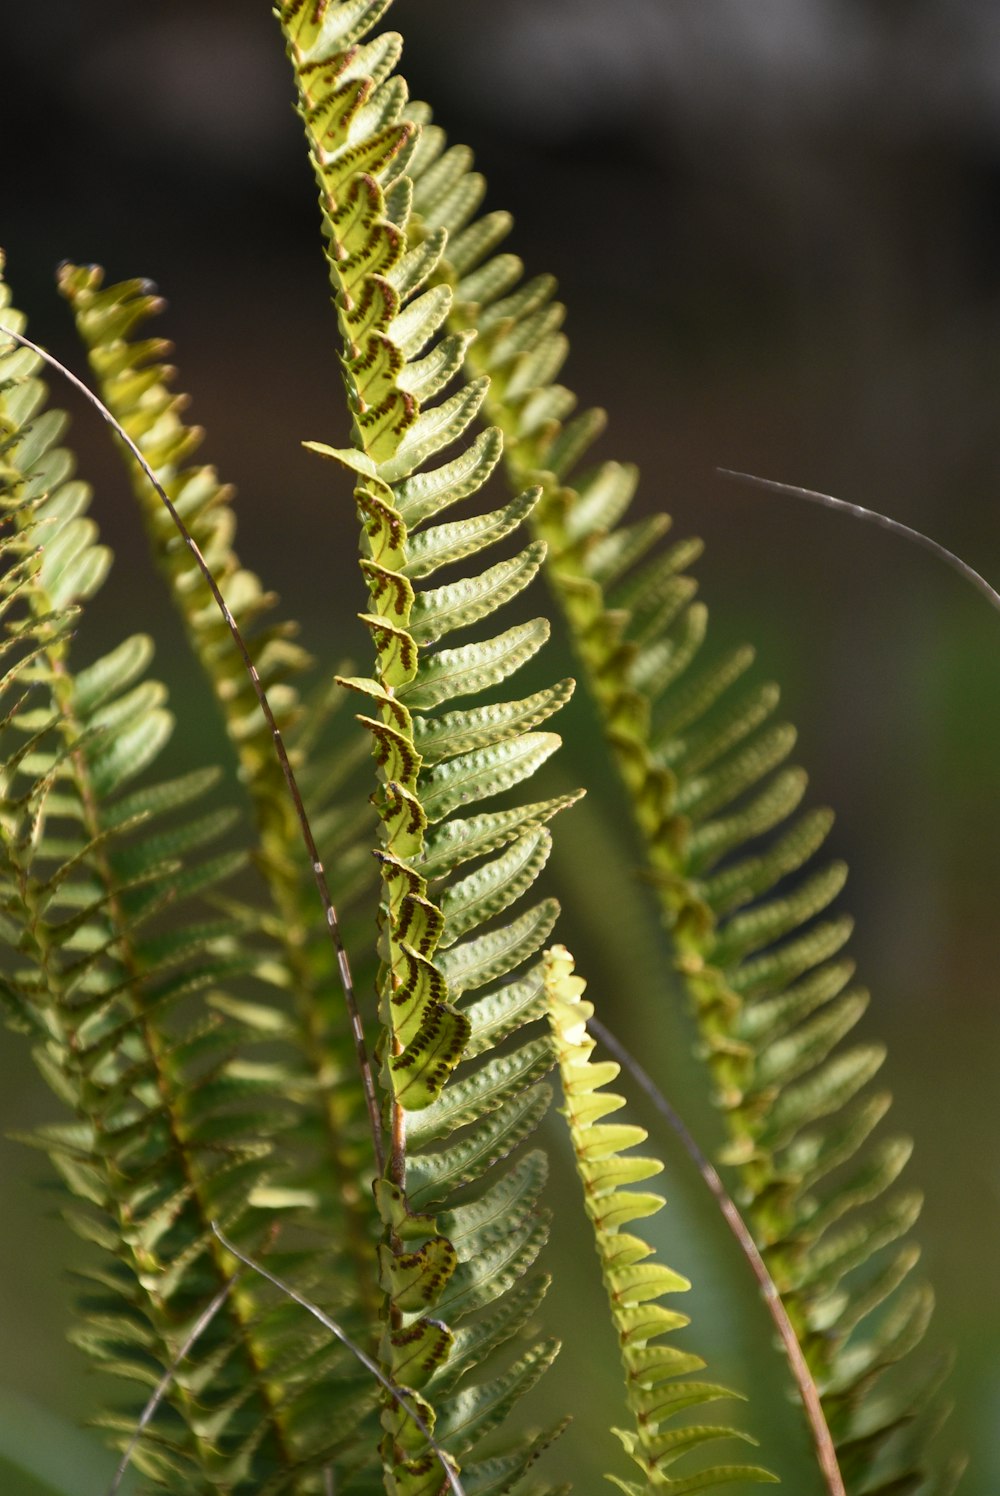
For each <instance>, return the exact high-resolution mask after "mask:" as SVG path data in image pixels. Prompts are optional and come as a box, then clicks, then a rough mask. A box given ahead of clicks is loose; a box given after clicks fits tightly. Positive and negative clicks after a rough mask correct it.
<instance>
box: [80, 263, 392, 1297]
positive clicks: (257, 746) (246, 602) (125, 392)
mask: <svg viewBox="0 0 1000 1496" xmlns="http://www.w3.org/2000/svg"><path fill="white" fill-rule="evenodd" d="M59 286H60V290H61V291H62V294H63V295H64V296H65V297H66V299H67V301H68V302H69V304H70V306H71V307H72V310H73V313H74V317H75V320H76V325H77V329H78V331H79V333H80V336H81V339H82V341H83V342H84V344H85V346H86V347H87V350H88V357H89V361H90V365H91V368H92V370H93V372H94V374H95V375H96V377H97V379H98V381H99V388H100V391H101V395H102V397H103V399H104V401H105V403H106V404H107V406H108V408H109V410H110V411H111V413H112V414H113V415H114V416H115V418H116V419H117V420H118V421H119V422H120V424H121V425H122V427H123V429H124V430H125V431H126V432H127V433H128V434H129V436H130V437H131V438H132V439H133V441H135V443H136V445H137V446H138V448H139V451H140V452H141V453H142V455H143V457H144V458H145V459H146V461H147V462H148V464H149V466H150V468H151V469H152V471H153V473H154V474H155V475H156V477H157V479H158V480H159V481H160V483H161V484H162V485H164V487H165V490H166V492H167V493H168V494H169V495H170V497H171V498H172V500H173V502H174V503H175V505H176V506H177V509H178V511H179V512H180V514H181V515H182V517H183V518H184V520H185V523H186V524H187V526H188V529H189V531H190V533H191V535H192V536H193V538H194V540H195V541H196V543H197V544H198V546H199V548H200V549H201V551H202V554H203V556H204V557H205V559H206V561H207V563H208V565H209V566H210V567H211V568H212V571H213V573H214V575H215V577H216V580H217V581H218V582H219V584H220V587H221V589H222V591H223V593H224V595H225V597H226V601H227V604H228V606H229V608H230V611H231V613H232V615H233V618H234V620H235V622H236V624H237V626H238V627H239V628H240V630H241V632H243V633H244V636H245V637H246V638H247V639H248V641H249V642H250V644H251V646H252V648H253V652H254V663H255V668H256V670H257V674H258V677H259V679H260V682H261V684H262V685H263V687H264V689H265V690H266V691H267V693H268V699H269V701H270V702H271V705H272V709H273V711H274V713H275V720H276V722H277V724H278V727H279V728H280V730H281V732H282V735H283V736H288V737H289V739H290V741H291V743H292V754H293V757H294V758H295V759H296V761H297V762H301V759H302V756H303V748H304V745H303V744H296V741H295V735H296V731H297V729H300V728H303V729H306V728H307V729H308V733H309V738H310V739H312V740H316V739H320V740H321V739H322V738H323V736H324V732H323V728H324V721H325V719H328V718H329V716H330V715H331V703H330V701H329V699H328V694H329V693H327V696H326V697H325V698H321V699H320V700H319V701H318V702H316V703H315V704H312V705H311V706H310V708H309V710H308V711H305V710H304V709H303V706H302V704H301V702H300V700H299V695H298V690H297V685H296V681H297V679H298V678H299V677H301V675H302V674H303V672H304V671H305V670H306V668H307V666H308V664H309V659H308V656H307V655H306V653H305V651H304V650H303V649H302V648H301V647H300V646H299V645H298V644H297V643H296V642H295V635H296V633H297V627H296V625H295V624H293V623H289V622H277V623H276V622H273V621H271V622H267V621H266V620H267V617H268V614H271V613H273V610H274V608H275V605H276V603H277V598H276V596H275V595H274V594H273V593H271V592H265V591H264V589H263V588H262V586H261V583H260V581H259V580H258V578H257V577H256V576H255V575H254V574H253V573H252V572H249V571H247V570H246V569H245V568H244V567H243V566H242V564H241V563H240V560H239V557H238V555H237V553H236V551H235V549H234V540H235V532H236V517H235V512H234V509H233V505H232V497H233V494H232V489H231V488H228V487H226V486H225V485H223V484H222V483H220V481H219V479H218V477H217V475H216V472H215V470H214V468H212V467H209V466H206V465H204V464H199V463H196V462H192V461H191V460H190V459H191V458H192V457H193V455H194V453H195V452H196V451H197V449H198V447H199V446H200V444H201V440H202V432H201V431H200V429H199V428H196V427H191V426H188V425H187V424H186V423H185V421H184V419H183V414H182V413H183V411H184V410H185V408H186V405H187V400H186V397H185V396H183V395H178V394H176V393H174V392H173V391H172V390H171V388H170V384H171V382H172V380H173V378H174V374H175V371H174V370H173V369H172V368H171V367H169V366H168V365H166V364H165V363H164V362H163V359H164V358H165V357H166V356H167V354H168V353H169V352H170V351H171V350H170V345H169V344H167V343H165V342H164V341H162V340H161V339H156V338H149V337H141V336H139V335H140V334H141V333H143V332H144V331H145V326H146V324H147V322H148V321H149V320H150V319H151V318H152V317H153V316H155V315H156V314H158V313H159V312H160V311H161V310H162V308H163V303H162V301H161V300H160V299H159V297H157V296H155V295H153V294H152V292H151V290H150V287H149V285H148V283H146V282H144V281H139V280H132V281H125V282H122V283H120V284H117V285H112V286H105V285H104V275H103V271H102V270H101V269H100V268H99V267H97V266H88V267H78V266H73V265H68V264H67V265H64V266H63V267H62V268H61V270H60V273H59ZM124 455H125V456H126V458H127V461H128V468H129V472H130V476H131V479H132V485H133V489H134V492H135V496H136V499H137V501H138V504H139V507H140V511H141V513H142V516H143V520H144V524H145V529H146V532H147V535H148V538H149V541H150V545H151V548H152V551H153V555H154V558H155V560H156V562H157V564H158V566H159V567H160V570H161V571H162V572H163V574H164V575H165V577H166V580H167V582H168V584H169V588H170V593H171V596H172V598H173V600H174V602H175V604H176V605H177V607H178V610H179V612H180V614H181V618H182V621H183V623H184V627H185V631H186V633H187V637H188V640H189V643H190V645H191V648H192V650H193V652H194V654H195V656H196V658H197V659H198V661H199V663H200V665H201V666H202V669H203V670H204V672H205V674H206V676H207V678H208V680H209V682H210V684H211V686H212V689H213V692H214V694H215V697H216V699H217V701H218V702H219V705H220V708H221V710H222V713H223V716H224V720H225V723H226V727H227V730H228V733H229V737H230V739H231V741H232V743H233V746H234V748H235V750H236V754H237V757H238V761H239V765H240V774H241V777H242V779H243V781H244V783H245V784H246V787H247V790H248V792H249V795H250V798H251V802H252V804H253V807H254V812H255V816H256V820H257V826H258V834H259V848H258V852H257V855H256V858H255V861H256V863H257V866H258V867H259V869H260V871H261V873H262V874H263V877H264V880H265V882H266V884H267V887H268V890H269V893H270V897H271V901H272V903H273V905H274V908H275V911H276V914H277V918H276V919H275V921H274V924H273V931H274V934H275V937H276V939H277V940H278V942H279V944H280V946H281V952H282V958H283V962H284V965H285V967H286V969H287V973H288V979H287V986H288V988H289V990H290V991H291V992H292V993H293V994H294V1013H295V1019H296V1030H295V1032H294V1033H290V1034H289V1036H288V1037H289V1038H290V1040H291V1041H292V1042H293V1043H294V1044H295V1046H296V1047H297V1048H298V1049H299V1050H300V1052H301V1056H302V1074H301V1077H300V1078H299V1081H298V1085H297V1090H298V1092H299V1094H300V1095H302V1096H308V1097H310V1099H311V1108H312V1109H313V1110H314V1112H315V1115H314V1117H313V1119H312V1121H310V1120H309V1119H308V1118H307V1119H306V1120H305V1122H304V1127H303V1129H301V1130H300V1139H301V1140H302V1141H303V1142H306V1141H307V1140H308V1145H307V1147H306V1149H305V1150H304V1151H303V1156H302V1158H301V1160H300V1166H299V1171H298V1176H297V1179H298V1184H297V1187H299V1188H302V1189H304V1190H307V1191H309V1192H310V1195H311V1197H312V1199H313V1201H314V1206H315V1209H314V1213H313V1224H314V1225H315V1224H316V1223H317V1220H316V1211H318V1213H319V1216H320V1217H321V1218H326V1219H327V1224H328V1228H329V1230H330V1232H331V1238H332V1239H334V1240H336V1241H337V1242H338V1244H340V1250H346V1253H347V1255H348V1256H349V1257H350V1258H351V1259H352V1260H353V1263H354V1268H355V1273H356V1277H357V1282H358V1290H359V1293H360V1295H361V1298H362V1301H363V1302H367V1303H368V1306H369V1308H371V1309H373V1308H374V1306H373V1304H372V1302H371V1291H372V1281H371V1274H370V1271H369V1268H368V1258H369V1255H370V1249H371V1241H372V1238H373V1235H374V1232H375V1229H376V1220H377V1218H376V1216H375V1213H374V1209H373V1205H372V1202H371V1199H370V1196H369V1195H368V1192H367V1191H364V1190H360V1191H359V1190H358V1188H357V1185H356V1181H357V1179H358V1177H359V1176H360V1175H362V1174H364V1173H365V1172H367V1171H368V1170H370V1168H371V1145H370V1140H369V1139H368V1137H367V1132H366V1125H365V1116H364V1108H363V1106H362V1105H361V1097H360V1095H359V1094H358V1093H357V1090H356V1088H354V1087H352V1086H351V1085H349V1084H346V1083H344V1081H343V1080H340V1081H337V1080H335V1079H334V1077H335V1076H336V1075H339V1076H349V1075H350V1074H351V1071H352V1064H353V1048H352V1042H351V1038H350V1032H349V1027H348V1021H347V1015H346V1013H345V1012H344V1011H343V1009H342V1007H341V1005H340V1003H339V1001H337V1000H336V999H335V998H334V997H333V996H332V994H331V992H330V988H331V985H332V984H333V978H332V975H331V971H330V965H329V960H328V957H327V954H326V952H327V949H328V948H327V946H326V945H325V944H324V945H322V946H321V947H319V949H318V950H317V948H316V945H315V942H314V941H313V942H312V944H310V938H309V937H310V930H311V928H312V927H313V926H315V924H316V920H315V917H314V916H315V911H316V895H315V890H314V888H313V887H312V884H311V882H310V880H309V878H308V876H306V875H307V874H308V873H309V871H310V870H309V869H308V868H307V867H305V865H304V859H303V851H302V842H301V834H300V828H299V823H298V818H297V815H296V810H295V806H294V803H293V801H292V799H291V797H290V796H289V794H288V791H287V786H286V784H285V780H284V776H283V773H282V768H281V764H280V761H279V759H278V757H277V756H276V754H275V751H274V742H273V736H272V732H271V730H270V728H269V726H268V723H267V721H266V720H265V718H264V716H263V714H262V712H261V711H260V709H259V706H258V702H257V698H256V695H255V690H254V686H253V682H252V680H251V678H250V676H249V675H248V673H247V671H246V669H245V668H244V664H243V661H242V660H241V659H240V657H239V655H238V653H237V652H236V651H235V650H234V649H233V643H232V638H231V636H230V632H229V629H228V627H227V625H226V622H225V620H224V619H223V618H222V616H221V615H220V612H219V609H218V608H217V607H216V605H215V601H214V599H213V598H212V596H211V594H210V592H209V589H208V586H207V584H206V581H205V578H204V576H203V575H202V573H201V571H200V569H199V568H198V566H197V565H196V562H195V558H194V557H193V556H192V554H191V551H190V550H189V548H188V547H187V546H185V545H183V544H181V543H180V538H179V536H178V535H177V532H176V529H175V526H174V524H173V522H172V519H171V516H170V515H169V514H168V513H167V512H166V510H165V509H164V506H163V504H162V503H161V501H160V499H159V497H158V495H157V494H156V492H155V491H154V490H153V488H152V487H151V485H150V483H149V480H148V478H147V477H146V475H145V474H144V473H143V471H142V470H141V468H140V467H139V465H138V463H137V462H136V461H135V459H134V458H133V457H132V456H131V454H129V453H127V452H126V453H125V454H124ZM307 741H308V740H307ZM317 746H318V745H317V742H316V741H312V742H310V747H311V748H312V749H313V759H314V760H315V759H318V757H319V754H318V753H317V752H316V749H317ZM326 746H327V745H326V744H324V747H326ZM359 746H360V744H359ZM324 757H329V758H332V759H333V760H334V764H335V773H334V777H333V780H332V785H330V784H328V785H325V786H319V785H318V784H317V783H316V782H315V779H316V776H314V782H313V784H312V785H311V786H310V785H309V784H308V783H306V785H305V789H306V791H307V792H308V791H309V789H310V788H311V789H312V790H313V793H314V796H315V799H316V803H317V804H318V805H319V807H320V810H319V813H318V814H316V815H315V817H314V830H315V833H316V835H317V838H318V839H319V838H322V841H321V845H322V846H323V847H324V849H325V851H326V854H327V855H326V858H325V859H324V860H325V861H326V860H328V862H329V866H330V867H331V868H332V869H333V870H334V873H333V895H334V899H335V902H337V903H341V902H342V900H341V896H342V894H343V895H350V894H353V893H354V891H355V885H356V884H357V882H358V875H359V873H360V872H361V871H362V870H363V868H364V864H365V863H367V861H368V860H369V859H367V858H366V859H362V857H361V855H360V849H359V848H358V845H357V844H358V842H359V839H360V838H359V833H360V834H361V835H363V836H364V838H365V839H366V840H367V834H368V833H367V824H366V822H362V824H361V825H360V826H358V825H354V826H353V827H345V823H344V816H343V813H339V814H338V813H336V812H331V810H330V809H329V808H328V802H329V794H330V790H331V788H333V787H336V786H337V785H338V784H339V783H340V781H341V779H342V777H343V775H344V773H345V769H346V768H347V767H348V766H349V765H350V763H351V755H350V753H349V752H348V751H346V750H345V751H344V752H338V753H336V754H332V753H329V752H327V753H325V754H324ZM306 775H307V777H308V769H307V770H306ZM324 807H327V808H326V809H325V812H324ZM345 829H346V830H348V831H349V833H350V832H353V835H352V834H348V836H347V837H346V838H345V837H344V836H343V834H342V833H343V832H344V830H345ZM364 871H367V869H366V868H364ZM345 875H346V876H345ZM367 881H370V879H365V880H363V881H362V886H364V882H367ZM243 1018H244V1021H246V1019H247V1015H246V1011H245V1008H244V1012H243ZM317 1143H318V1147H317Z"/></svg>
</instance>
